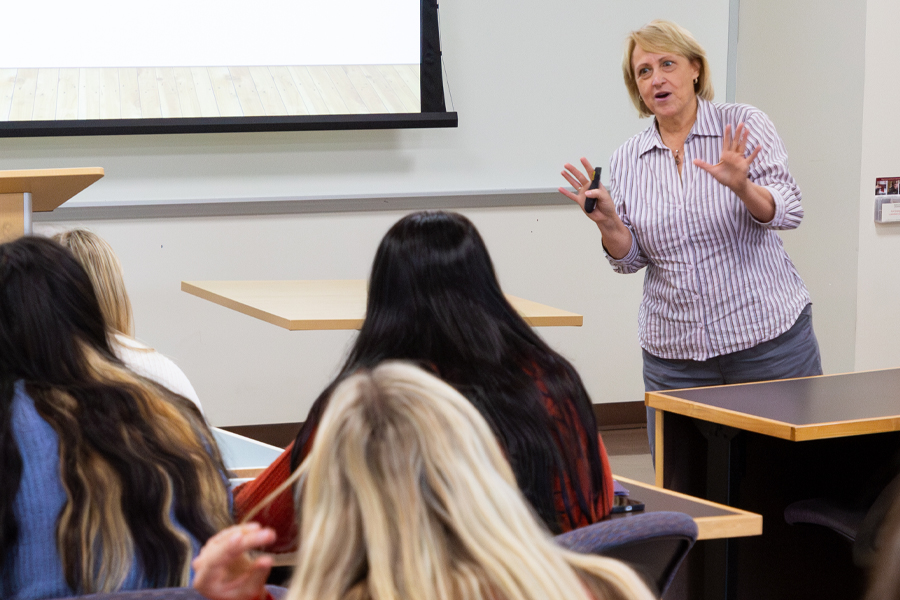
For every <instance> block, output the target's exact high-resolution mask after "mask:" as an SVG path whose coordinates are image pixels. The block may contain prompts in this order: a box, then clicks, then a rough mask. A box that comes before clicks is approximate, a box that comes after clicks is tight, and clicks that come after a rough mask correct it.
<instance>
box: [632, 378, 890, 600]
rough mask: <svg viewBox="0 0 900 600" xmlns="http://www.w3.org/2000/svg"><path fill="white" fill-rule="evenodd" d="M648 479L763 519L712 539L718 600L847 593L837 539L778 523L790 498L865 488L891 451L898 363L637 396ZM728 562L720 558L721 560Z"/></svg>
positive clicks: (871, 486)
mask: <svg viewBox="0 0 900 600" xmlns="http://www.w3.org/2000/svg"><path fill="white" fill-rule="evenodd" d="M646 402H647V405H648V406H650V407H652V408H655V409H656V410H657V433H656V435H657V439H656V448H657V454H656V477H657V484H658V485H661V486H664V487H666V488H668V489H673V490H677V491H680V492H684V493H687V494H691V495H694V496H699V497H703V498H706V499H709V500H712V501H716V502H719V503H722V504H727V505H729V506H735V507H739V508H742V509H745V510H749V511H752V512H755V513H759V514H761V515H763V518H764V519H765V521H766V532H765V534H764V535H763V536H761V537H760V538H756V539H752V540H740V541H738V542H736V543H727V542H725V543H723V547H722V548H720V549H719V550H717V551H715V552H711V553H709V556H708V564H707V571H708V572H710V573H714V572H716V571H717V569H718V570H721V571H723V572H724V571H725V570H726V569H727V572H728V573H729V576H728V578H727V580H726V581H724V582H722V584H721V585H722V586H724V589H720V590H718V591H716V592H715V593H713V592H711V591H710V592H709V593H710V595H709V596H708V597H716V598H721V597H722V596H723V595H724V596H725V597H728V598H773V599H777V598H797V597H818V598H852V597H854V596H857V595H858V593H859V591H860V590H861V588H862V586H863V585H864V582H863V579H862V573H860V572H859V571H858V570H856V569H855V568H853V567H852V565H851V561H850V557H849V545H847V544H846V543H845V542H844V541H843V540H840V539H838V537H837V536H836V535H834V534H832V533H831V532H827V531H817V530H812V529H804V528H802V527H793V526H790V525H787V524H786V523H785V521H784V516H783V512H784V508H785V507H786V506H787V505H788V504H790V503H792V502H795V501H797V500H803V499H807V498H813V497H823V496H824V497H833V498H843V499H847V500H851V499H853V498H854V496H863V495H865V494H866V493H867V491H868V490H872V491H871V493H872V494H874V493H877V482H878V481H881V480H884V481H885V482H886V479H885V478H886V477H887V475H888V473H881V471H882V470H883V469H885V467H886V464H887V463H888V462H889V461H891V460H893V459H894V458H895V457H896V456H897V452H898V449H900V369H888V370H883V371H869V372H864V373H846V374H841V375H830V376H820V377H808V378H802V379H791V380H782V381H770V382H761V383H748V384H741V385H733V386H716V387H708V388H695V389H689V390H674V391H666V392H649V393H647V396H646ZM729 562H730V565H729Z"/></svg>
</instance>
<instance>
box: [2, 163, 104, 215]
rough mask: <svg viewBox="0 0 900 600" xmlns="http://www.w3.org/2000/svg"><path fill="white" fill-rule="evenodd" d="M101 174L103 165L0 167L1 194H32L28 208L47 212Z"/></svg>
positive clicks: (101, 175)
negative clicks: (67, 167) (9, 168)
mask: <svg viewBox="0 0 900 600" xmlns="http://www.w3.org/2000/svg"><path fill="white" fill-rule="evenodd" d="M101 177H103V168H102V167H84V168H74V169H27V170H22V171H0V194H22V193H26V192H30V193H31V194H32V197H33V198H32V205H31V210H32V211H33V212H47V211H51V210H53V209H55V208H56V207H57V206H59V205H60V204H62V203H63V202H65V201H66V200H68V199H69V198H71V197H72V196H74V195H75V194H77V193H79V192H81V191H82V190H84V189H85V188H87V187H88V186H89V185H91V184H92V183H94V182H95V181H97V180H98V179H100V178H101Z"/></svg>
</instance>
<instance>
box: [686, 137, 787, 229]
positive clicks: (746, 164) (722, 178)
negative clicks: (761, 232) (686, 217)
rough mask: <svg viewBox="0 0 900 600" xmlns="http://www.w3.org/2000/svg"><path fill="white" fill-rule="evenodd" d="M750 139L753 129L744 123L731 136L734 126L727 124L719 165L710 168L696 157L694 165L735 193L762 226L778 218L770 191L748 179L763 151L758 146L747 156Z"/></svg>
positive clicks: (709, 165)
mask: <svg viewBox="0 0 900 600" xmlns="http://www.w3.org/2000/svg"><path fill="white" fill-rule="evenodd" d="M749 137H750V130H749V129H747V127H745V126H744V124H743V123H740V124H739V125H738V126H737V128H735V130H734V136H732V135H731V125H726V126H725V135H724V136H723V137H722V154H721V155H720V157H719V162H718V163H716V164H714V165H711V164H709V163H708V162H705V161H702V160H700V159H699V158H695V159H694V165H696V166H697V167H699V168H701V169H703V170H704V171H706V172H707V173H709V174H710V175H712V176H713V178H715V180H716V181H718V182H719V183H721V184H722V185H724V186H726V187H728V188H729V189H730V190H731V191H732V192H734V193H735V194H736V195H737V197H738V198H740V199H741V200H742V201H743V202H744V204H745V205H746V206H747V210H749V211H750V214H752V215H753V217H754V218H756V219H757V220H758V221H760V222H762V223H768V222H769V221H771V220H772V218H773V217H774V216H775V200H774V199H773V198H772V194H771V192H769V190H767V189H766V188H764V187H762V186H759V185H756V184H755V183H753V182H752V181H750V179H749V174H750V165H751V164H753V161H754V160H755V159H756V156H757V155H758V154H759V151H760V150H761V149H762V146H757V147H756V148H754V149H753V152H751V153H750V155H749V156H744V153H745V152H746V151H747V139H748V138H749Z"/></svg>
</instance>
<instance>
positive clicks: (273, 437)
mask: <svg viewBox="0 0 900 600" xmlns="http://www.w3.org/2000/svg"><path fill="white" fill-rule="evenodd" d="M302 425H303V423H302V422H301V423H268V424H262V425H232V426H229V427H221V428H220V429H224V430H225V431H230V432H231V433H236V434H238V435H242V436H244V437H248V438H250V439H253V440H256V441H258V442H262V443H264V444H270V445H272V446H278V447H279V448H286V447H287V446H288V444H290V443H291V442H293V441H294V438H295V437H297V432H298V431H300V427H301V426H302Z"/></svg>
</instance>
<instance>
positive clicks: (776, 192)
mask: <svg viewBox="0 0 900 600" xmlns="http://www.w3.org/2000/svg"><path fill="white" fill-rule="evenodd" d="M746 124H747V127H749V129H750V136H749V139H748V145H749V146H750V147H751V148H755V147H756V146H757V145H759V146H760V147H761V150H760V152H759V155H758V156H757V157H756V160H754V161H753V164H751V165H750V173H749V177H750V179H751V180H752V181H753V182H754V183H756V184H757V185H761V186H763V187H764V188H766V189H767V190H769V193H771V194H772V199H773V200H774V201H775V216H774V217H773V218H772V220H771V221H769V222H768V223H763V222H760V221H758V220H756V219H754V220H755V221H756V222H757V223H758V224H759V225H760V226H762V227H767V228H769V229H796V228H797V227H798V226H799V225H800V222H801V221H802V220H803V205H802V204H801V199H802V194H801V193H800V188H799V187H798V186H797V182H796V181H794V178H793V177H792V176H791V173H790V171H789V170H788V162H787V150H786V149H785V147H784V142H783V141H782V140H781V138H780V137H779V136H778V133H777V132H776V131H775V125H773V124H772V121H770V120H769V117H767V116H766V114H765V113H763V112H762V111H760V110H754V111H753V113H752V114H750V115H748V118H747V122H746Z"/></svg>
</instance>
